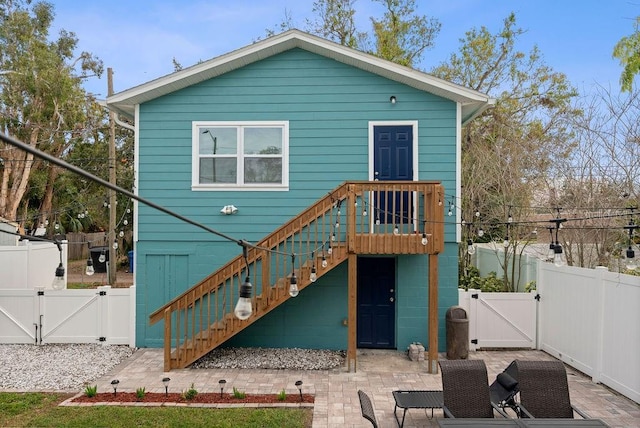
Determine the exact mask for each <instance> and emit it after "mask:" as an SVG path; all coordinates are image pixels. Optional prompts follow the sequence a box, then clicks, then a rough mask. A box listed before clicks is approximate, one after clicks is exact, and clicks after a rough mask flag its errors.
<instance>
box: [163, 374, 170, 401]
mask: <svg viewBox="0 0 640 428" xmlns="http://www.w3.org/2000/svg"><path fill="white" fill-rule="evenodd" d="M169 382H171V378H169V377H165V378H162V384H163V385H164V395H165V397H166V396H168V395H169Z"/></svg>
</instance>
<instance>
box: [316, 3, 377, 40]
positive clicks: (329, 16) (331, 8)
mask: <svg viewBox="0 0 640 428" xmlns="http://www.w3.org/2000/svg"><path fill="white" fill-rule="evenodd" d="M354 3H355V0H317V1H315V2H314V3H313V13H314V14H315V17H314V19H312V20H309V19H307V31H309V32H310V33H313V34H317V35H319V36H321V37H324V38H325V39H328V40H333V41H334V42H336V43H340V44H341V45H343V46H349V47H351V48H358V46H359V44H360V42H359V40H361V39H362V38H363V37H364V35H363V34H360V33H358V31H357V29H356V24H355V20H354V17H355V13H356V10H355V9H354V7H353V5H354Z"/></svg>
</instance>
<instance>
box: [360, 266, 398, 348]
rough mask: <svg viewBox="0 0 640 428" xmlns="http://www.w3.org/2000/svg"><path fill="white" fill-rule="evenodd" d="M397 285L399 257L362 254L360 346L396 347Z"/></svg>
mask: <svg viewBox="0 0 640 428" xmlns="http://www.w3.org/2000/svg"><path fill="white" fill-rule="evenodd" d="M395 288H396V263H395V259H393V258H387V257H385V258H381V257H359V258H358V330H357V341H358V347H359V348H395V342H396V338H395V318H396V316H395V313H396V310H395V308H396V303H395V297H396V293H395Z"/></svg>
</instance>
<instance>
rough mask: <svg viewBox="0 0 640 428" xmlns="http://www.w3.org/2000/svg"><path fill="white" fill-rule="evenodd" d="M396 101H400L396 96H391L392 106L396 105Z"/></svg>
mask: <svg viewBox="0 0 640 428" xmlns="http://www.w3.org/2000/svg"><path fill="white" fill-rule="evenodd" d="M396 101H398V100H397V99H396V96H395V95H391V98H389V102H390V103H391V104H395V103H396Z"/></svg>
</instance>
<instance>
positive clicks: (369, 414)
mask: <svg viewBox="0 0 640 428" xmlns="http://www.w3.org/2000/svg"><path fill="white" fill-rule="evenodd" d="M358 398H359V399H360V411H361V412H362V417H363V418H365V419H367V420H368V421H369V422H371V424H372V425H373V428H378V421H377V420H376V413H375V411H374V410H373V404H371V399H370V398H369V396H368V395H367V394H366V393H364V391H360V390H358Z"/></svg>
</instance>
